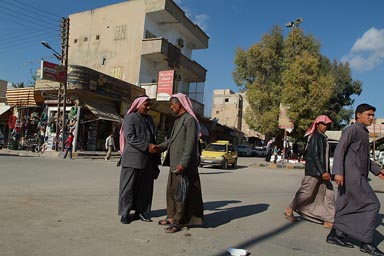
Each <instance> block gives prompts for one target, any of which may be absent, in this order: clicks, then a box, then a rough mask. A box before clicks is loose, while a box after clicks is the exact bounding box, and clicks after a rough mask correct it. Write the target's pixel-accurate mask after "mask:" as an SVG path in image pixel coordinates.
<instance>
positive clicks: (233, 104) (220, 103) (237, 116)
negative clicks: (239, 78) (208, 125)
mask: <svg viewBox="0 0 384 256" xmlns="http://www.w3.org/2000/svg"><path fill="white" fill-rule="evenodd" d="M248 107H249V102H248V101H247V97H246V94H245V93H234V92H233V91H232V90H230V89H219V90H214V91H213V96H212V113H211V118H212V119H214V120H215V121H217V122H218V123H220V124H222V125H225V126H229V127H233V128H235V129H237V130H239V131H241V132H242V133H243V134H244V138H245V139H247V142H248V143H250V144H253V145H261V141H263V140H265V136H264V135H262V134H260V133H258V132H256V131H255V130H254V129H251V128H250V127H249V125H248V124H247V122H246V121H245V113H246V111H247V108H248Z"/></svg>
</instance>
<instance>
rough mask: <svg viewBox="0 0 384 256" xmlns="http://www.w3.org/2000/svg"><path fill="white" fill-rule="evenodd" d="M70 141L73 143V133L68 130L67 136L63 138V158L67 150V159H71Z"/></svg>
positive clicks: (65, 156)
mask: <svg viewBox="0 0 384 256" xmlns="http://www.w3.org/2000/svg"><path fill="white" fill-rule="evenodd" d="M72 143H73V133H72V132H70V133H69V135H68V138H67V139H66V140H65V143H64V145H65V153H64V156H63V159H66V158H67V155H68V152H69V159H71V160H72Z"/></svg>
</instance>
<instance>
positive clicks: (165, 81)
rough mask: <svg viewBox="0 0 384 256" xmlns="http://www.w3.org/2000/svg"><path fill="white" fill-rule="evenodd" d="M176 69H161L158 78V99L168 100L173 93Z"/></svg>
mask: <svg viewBox="0 0 384 256" xmlns="http://www.w3.org/2000/svg"><path fill="white" fill-rule="evenodd" d="M174 77H175V70H164V71H159V76H158V79H157V97H156V100H157V101H168V100H169V99H170V98H171V95H172V94H173V82H174Z"/></svg>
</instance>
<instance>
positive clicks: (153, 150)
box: [148, 143, 160, 154]
mask: <svg viewBox="0 0 384 256" xmlns="http://www.w3.org/2000/svg"><path fill="white" fill-rule="evenodd" d="M148 151H149V153H151V154H156V153H160V148H159V145H155V144H152V143H150V144H149V147H148Z"/></svg>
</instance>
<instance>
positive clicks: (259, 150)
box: [255, 147, 267, 157]
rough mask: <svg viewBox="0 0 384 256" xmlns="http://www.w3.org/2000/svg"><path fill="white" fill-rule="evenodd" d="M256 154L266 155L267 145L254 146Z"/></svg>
mask: <svg viewBox="0 0 384 256" xmlns="http://www.w3.org/2000/svg"><path fill="white" fill-rule="evenodd" d="M255 150H256V156H259V157H266V156H267V147H255Z"/></svg>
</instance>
